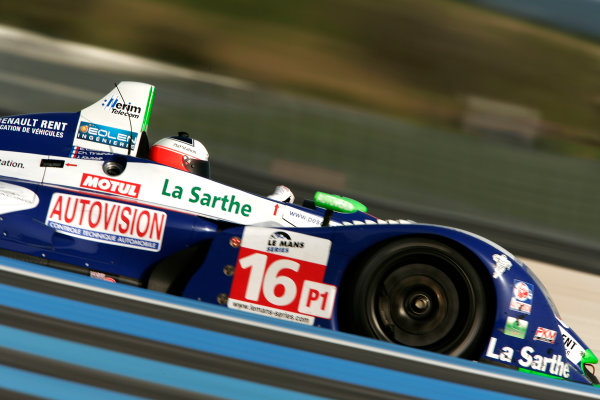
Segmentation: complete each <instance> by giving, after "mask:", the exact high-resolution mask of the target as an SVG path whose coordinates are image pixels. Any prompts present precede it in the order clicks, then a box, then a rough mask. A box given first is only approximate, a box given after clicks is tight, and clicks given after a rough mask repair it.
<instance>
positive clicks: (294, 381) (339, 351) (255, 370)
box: [0, 271, 600, 400]
mask: <svg viewBox="0 0 600 400" xmlns="http://www.w3.org/2000/svg"><path fill="white" fill-rule="evenodd" d="M0 283H4V284H9V285H11V286H16V287H20V288H26V289H30V290H35V291H37V292H40V293H46V294H51V295H54V296H60V297H64V298H68V299H72V300H77V301H82V302H85V303H90V304H95V305H100V306H103V307H108V308H111V309H117V310H121V311H127V312H133V313H135V314H138V315H144V316H149V317H152V318H157V319H162V320H165V321H170V322H175V323H179V324H183V325H188V326H193V327H197V328H202V329H208V330H212V331H217V332H226V333H228V334H230V335H235V336H241V337H245V338H250V339H256V340H260V341H263V342H268V343H272V344H278V345H283V346H287V347H293V348H296V349H300V350H306V351H311V352H316V353H319V354H324V355H329V356H332V357H337V358H343V359H346V360H351V361H356V362H360V363H367V364H370V365H375V366H379V367H383V368H387V369H392V370H396V371H402V372H406V373H410V374H417V375H420V376H424V377H430V378H434V379H439V380H443V381H447V382H454V383H459V384H463V385H468V386H472V387H478V388H482V389H488V390H494V391H497V392H500V393H505V394H510V395H514V396H523V397H531V398H544V399H549V400H551V399H564V398H566V397H568V398H572V399H584V398H600V393H598V394H596V395H590V394H589V393H588V394H584V393H582V394H577V393H574V392H572V391H569V390H567V391H560V390H557V388H556V387H544V386H543V385H540V384H539V383H529V381H528V379H527V376H526V375H523V377H519V379H514V378H513V377H510V376H509V377H505V376H503V375H502V371H503V369H500V368H498V370H499V372H500V373H499V374H489V373H487V374H486V373H481V374H479V375H478V374H474V373H473V370H472V369H473V368H474V369H477V366H476V364H473V367H472V368H465V367H454V366H452V365H444V364H443V363H439V364H436V363H434V364H433V365H432V363H431V362H427V359H419V358H414V357H407V358H402V357H398V356H394V355H388V354H385V353H378V354H374V353H373V352H371V351H367V350H362V349H361V348H357V347H348V346H346V345H344V343H336V342H322V341H318V340H314V339H312V338H310V337H304V336H299V335H295V334H293V333H290V332H285V331H274V330H271V329H266V328H265V327H261V326H254V325H241V324H239V323H236V322H235V321H231V320H225V319H219V318H215V317H211V316H210V315H203V316H202V318H198V317H197V316H194V315H190V313H189V312H188V311H186V310H182V309H173V308H167V307H164V306H161V305H159V304H150V303H142V302H139V301H136V300H135V299H129V298H123V297H118V298H115V297H113V296H110V295H106V294H103V293H94V292H90V291H89V290H85V289H82V288H80V287H76V286H66V285H64V284H62V283H60V282H50V281H42V280H39V279H37V278H35V277H28V276H24V275H18V274H14V273H11V272H7V271H1V272H0ZM0 318H1V320H2V321H3V323H4V324H6V325H9V326H12V327H15V328H18V329H24V330H27V331H30V332H35V333H39V334H44V335H48V336H53V337H57V338H61V339H66V340H69V341H74V342H78V343H82V344H88V345H93V346H100V347H102V348H103V349H107V350H114V351H118V352H121V353H125V354H130V355H135V356H140V357H146V358H150V359H153V360H156V361H163V362H168V363H171V364H176V365H179V366H183V367H187V368H194V369H202V370H204V371H208V372H212V373H217V374H221V375H225V376H229V377H233V378H241V379H251V380H253V381H255V382H258V383H264V384H268V385H271V386H277V387H281V388H284V389H289V390H295V391H299V392H303V393H309V394H312V395H317V396H324V397H328V398H343V399H365V398H369V399H397V398H399V396H398V394H396V393H388V392H385V391H376V390H372V389H367V388H364V387H361V386H358V385H349V384H347V383H340V382H336V381H331V380H328V379H324V378H319V377H316V376H314V375H305V374H299V373H291V372H289V371H285V370H281V369H277V368H272V367H268V366H264V365H260V364H255V363H251V362H244V361H240V360H233V359H229V358H227V357H216V356H215V355H214V354H208V353H204V352H201V351H195V350H190V349H185V348H180V347H177V346H173V345H168V344H165V343H159V342H155V341H152V340H147V339H140V338H135V339H134V338H132V337H130V336H128V335H124V334H120V333H116V332H112V331H104V330H100V329H91V328H90V327H88V326H85V325H79V324H76V323H71V322H65V321H64V320H56V319H53V318H49V317H41V316H40V315H38V314H34V313H27V312H23V311H18V312H16V311H15V310H14V309H11V308H8V307H0ZM0 363H1V364H4V365H7V366H11V367H16V368H21V369H26V370H29V371H32V372H36V373H42V374H46V375H51V376H53V377H56V378H62V379H69V380H71V381H75V382H79V383H84V384H93V385H94V386H97V387H101V388H103V389H108V390H115V391H119V392H122V393H127V394H131V395H137V396H144V397H152V398H169V399H191V398H197V394H195V395H192V394H191V393H188V392H186V391H184V390H180V391H178V390H173V389H172V388H166V387H163V386H161V385H148V384H142V383H141V382H138V381H136V380H135V379H131V378H124V377H119V376H115V375H112V374H107V373H101V372H98V371H93V370H86V369H81V368H77V369H74V368H73V366H70V365H68V364H61V363H57V362H48V361H47V360H45V359H44V358H42V357H36V356H31V355H24V354H19V353H18V352H14V351H11V350H9V349H4V350H1V351H0ZM517 375H521V374H517ZM576 386H578V385H576ZM400 398H412V397H400Z"/></svg>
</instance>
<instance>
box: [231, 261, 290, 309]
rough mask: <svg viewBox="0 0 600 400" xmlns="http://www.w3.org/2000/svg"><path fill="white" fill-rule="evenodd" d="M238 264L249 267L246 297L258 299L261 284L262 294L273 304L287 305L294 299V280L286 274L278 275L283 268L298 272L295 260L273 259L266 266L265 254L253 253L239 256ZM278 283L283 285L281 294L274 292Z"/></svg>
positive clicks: (244, 267)
mask: <svg viewBox="0 0 600 400" xmlns="http://www.w3.org/2000/svg"><path fill="white" fill-rule="evenodd" d="M240 266H241V267H242V268H243V269H247V268H250V277H249V278H248V286H247V287H246V295H245V297H246V299H248V300H252V301H258V298H259V296H260V289H261V286H262V292H263V295H264V296H265V298H266V299H267V301H268V302H269V303H271V304H273V305H276V306H280V307H283V306H287V305H289V304H291V303H292V302H293V301H294V300H295V299H296V294H297V293H298V288H297V287H296V283H295V282H294V280H293V279H292V278H290V277H288V276H284V275H281V276H279V275H278V274H279V273H280V272H281V271H282V270H284V269H291V270H292V271H294V272H298V270H299V269H300V264H299V263H297V262H296V261H292V260H288V259H285V258H283V259H279V260H276V261H273V262H272V263H271V265H269V266H268V267H267V256H266V254H261V253H254V254H252V255H249V256H247V257H244V258H241V259H240ZM265 270H266V273H265ZM263 278H264V282H263ZM278 285H282V286H283V293H282V294H281V296H277V295H276V294H275V288H276V287H277V286H278Z"/></svg>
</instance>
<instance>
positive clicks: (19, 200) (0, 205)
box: [0, 182, 40, 214]
mask: <svg viewBox="0 0 600 400" xmlns="http://www.w3.org/2000/svg"><path fill="white" fill-rule="evenodd" d="M39 202H40V199H39V197H38V196H37V194H35V192H33V191H32V190H29V189H27V188H24V187H22V186H18V185H13V184H11V183H7V182H0V214H6V213H10V212H15V211H23V210H29V209H31V208H35V207H37V206H38V204H39Z"/></svg>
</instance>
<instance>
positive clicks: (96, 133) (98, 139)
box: [77, 121, 137, 149]
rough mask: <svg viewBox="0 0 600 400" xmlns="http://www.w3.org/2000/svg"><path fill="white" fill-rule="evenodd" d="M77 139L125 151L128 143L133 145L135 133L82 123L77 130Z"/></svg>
mask: <svg viewBox="0 0 600 400" xmlns="http://www.w3.org/2000/svg"><path fill="white" fill-rule="evenodd" d="M77 138H78V139H82V140H87V141H90V142H95V143H101V144H106V145H109V146H114V147H120V148H122V149H126V148H128V147H129V144H130V142H131V144H132V145H133V143H135V140H136V138H137V132H130V131H126V130H123V129H118V128H113V127H110V126H104V125H99V124H92V123H90V122H83V121H82V122H81V123H80V125H79V129H78V130H77Z"/></svg>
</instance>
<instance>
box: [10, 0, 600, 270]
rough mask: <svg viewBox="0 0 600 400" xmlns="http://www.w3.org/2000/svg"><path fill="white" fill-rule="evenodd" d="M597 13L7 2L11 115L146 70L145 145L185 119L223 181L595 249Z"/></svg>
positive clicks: (480, 3) (564, 4) (470, 3)
mask: <svg viewBox="0 0 600 400" xmlns="http://www.w3.org/2000/svg"><path fill="white" fill-rule="evenodd" d="M597 15H600V2H598V1H594V0H569V1H564V0H528V1H526V2H523V1H517V0H515V1H508V0H502V1H500V0H497V1H496V0H463V1H460V0H428V1H422V0H420V1H419V0H381V1H371V0H343V1H342V0H320V1H313V0H286V1H279V0H263V1H260V2H250V1H245V0H228V1H201V0H200V1H192V0H169V1H167V0H128V1H117V0H106V1H102V2H99V1H92V0H77V1H75V0H56V1H53V2H51V3H50V2H47V1H42V0H29V1H26V2H25V1H16V0H2V2H1V3H0V24H2V25H3V26H4V27H5V28H6V27H10V29H9V30H8V31H5V32H4V37H3V38H2V39H1V40H0V52H2V53H0V109H1V110H2V113H3V114H10V113H31V112H47V111H72V110H79V109H81V108H83V107H85V106H86V105H88V104H90V103H91V102H93V101H95V100H97V99H99V98H100V97H101V96H102V95H103V94H105V93H107V92H108V91H109V90H110V89H111V87H112V84H113V82H115V81H117V82H118V81H122V80H142V81H147V82H149V83H152V84H154V85H156V86H157V92H156V99H155V105H154V111H153V115H152V119H151V122H150V129H149V134H150V139H151V142H153V141H155V140H157V139H159V138H161V137H163V136H168V135H172V134H175V133H176V132H177V131H180V130H185V131H188V132H189V133H190V134H191V135H192V136H193V137H196V138H198V139H200V140H201V141H202V142H203V143H204V144H205V145H206V147H207V148H208V149H209V152H210V154H211V158H212V160H213V161H214V164H213V171H214V172H215V174H216V177H217V179H219V176H218V170H219V168H221V169H222V170H225V169H227V168H229V170H231V171H233V172H232V175H234V176H236V175H237V176H238V177H240V176H241V180H242V182H241V183H242V184H243V181H244V180H245V179H246V178H245V176H246V175H243V174H246V173H253V174H255V176H260V177H265V181H266V179H267V178H268V179H270V180H272V181H273V182H277V183H284V184H287V185H288V186H290V188H292V190H294V191H298V190H300V192H301V193H302V191H303V190H305V191H307V192H308V191H310V190H325V191H328V192H333V193H338V194H344V195H351V196H353V197H357V198H358V199H359V200H365V199H366V200H367V201H366V202H367V203H368V201H369V200H370V201H371V202H372V203H373V202H374V203H376V204H379V205H386V204H393V205H394V206H393V207H391V208H390V207H388V208H386V209H385V210H387V211H383V213H384V214H385V213H386V212H388V211H389V210H392V211H395V212H396V211H398V210H403V211H405V214H402V215H397V212H396V215H395V217H396V218H399V217H401V218H413V217H421V218H425V219H427V216H431V222H438V221H443V222H445V221H448V220H452V222H455V225H457V226H462V225H461V223H460V221H484V222H485V224H488V225H493V226H496V227H510V228H511V229H517V230H519V231H523V232H534V233H535V234H536V235H546V237H557V238H561V240H563V241H568V242H572V243H578V244H586V246H587V247H588V248H589V249H594V250H595V251H596V250H597V249H599V248H600V247H598V245H597V242H598V239H600V130H599V127H600V43H599V42H598V41H599V40H600V25H598V24H597ZM13 28H19V29H24V30H27V31H30V32H37V33H39V34H43V35H44V36H39V37H38V36H36V38H37V39H38V40H37V41H36V42H35V43H37V44H35V45H32V44H31V43H30V42H27V43H25V42H20V41H19V40H20V39H16V38H15V37H14V35H12V33H14V32H15V31H13V30H11V29H13ZM11 32H12V33H11ZM19 32H20V31H19ZM11 35H12V36H11ZM11 38H12V39H11ZM49 38H53V41H45V40H47V39H48V40H49ZM56 39H60V40H67V41H69V42H68V44H69V45H71V44H72V43H71V42H80V43H87V44H91V45H94V46H98V47H94V48H87V53H85V55H84V56H82V55H81V54H82V53H80V52H73V53H70V52H68V51H65V50H64V48H63V47H60V49H61V50H60V51H59V50H58V49H59V48H58V47H54V46H55V45H56V43H57V41H56ZM11 40H12V41H11ZM61 43H62V42H61ZM65 43H66V42H65ZM63 44H64V43H63ZM100 48H105V49H112V50H116V51H119V52H123V53H127V54H129V55H135V56H140V57H144V58H143V59H142V58H131V59H130V60H129V59H128V60H129V61H128V62H122V61H119V62H117V61H116V58H114V57H113V56H112V55H111V54H112V53H103V52H102V51H101V49H100ZM121 56H123V57H125V56H124V55H123V54H121ZM125 58H126V57H125ZM122 59H123V58H122V57H120V58H119V60H122ZM24 60H25V61H24ZM32 60H35V63H33V62H32ZM165 63H166V64H165ZM166 70H168V71H170V72H169V73H165V71H166ZM26 94H27V95H26ZM88 100H89V101H88ZM269 185H270V183H269ZM270 188H271V186H269V187H268V188H267V187H266V186H265V187H264V190H269V189H270ZM255 190H256V189H255ZM260 190H263V188H262V187H261V188H260ZM263 194H267V192H265V193H263ZM297 198H298V196H297ZM300 200H301V198H300ZM394 207H400V208H394ZM389 212H390V214H391V211H389ZM383 216H385V217H388V215H383ZM389 217H391V215H390V216H389ZM424 222H429V221H424ZM507 235H508V236H510V235H511V234H510V233H508V234H507ZM492 239H495V240H498V238H495V237H492ZM500 242H501V243H502V240H500ZM546 246H547V248H544V247H543V246H542V247H541V248H539V249H538V251H540V252H544V251H548V252H551V251H556V249H551V248H550V247H553V244H548V245H546ZM595 254H600V253H595ZM592 258H593V263H595V258H596V257H595V255H594V254H593V255H592ZM573 263H574V264H577V262H575V261H573ZM575 266H577V265H575Z"/></svg>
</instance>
